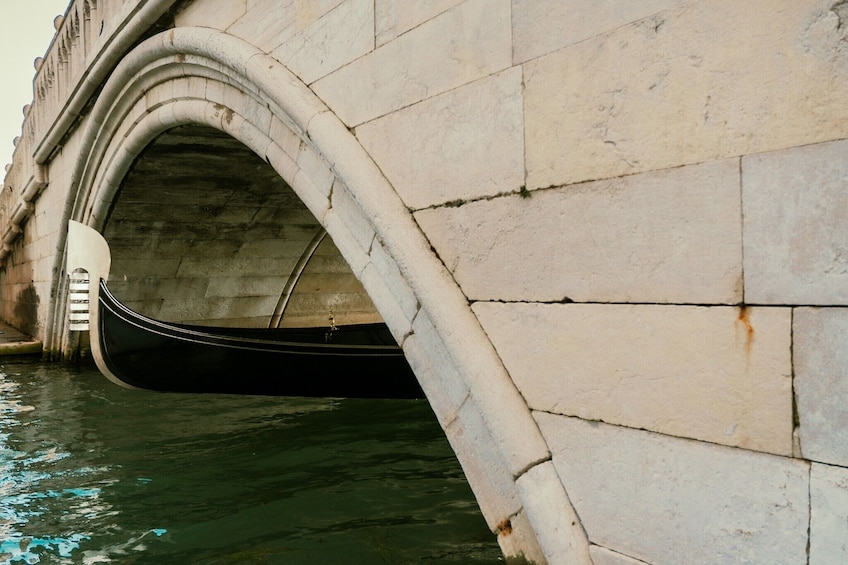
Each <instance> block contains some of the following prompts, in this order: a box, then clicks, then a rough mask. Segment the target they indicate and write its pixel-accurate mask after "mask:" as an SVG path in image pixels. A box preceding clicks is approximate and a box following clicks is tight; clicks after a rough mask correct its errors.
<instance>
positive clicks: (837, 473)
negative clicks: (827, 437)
mask: <svg viewBox="0 0 848 565" xmlns="http://www.w3.org/2000/svg"><path fill="white" fill-rule="evenodd" d="M808 563H810V565H825V564H827V563H848V469H845V468H844V467H832V466H830V465H820V464H818V463H813V465H812V468H811V469H810V560H809V561H808Z"/></svg>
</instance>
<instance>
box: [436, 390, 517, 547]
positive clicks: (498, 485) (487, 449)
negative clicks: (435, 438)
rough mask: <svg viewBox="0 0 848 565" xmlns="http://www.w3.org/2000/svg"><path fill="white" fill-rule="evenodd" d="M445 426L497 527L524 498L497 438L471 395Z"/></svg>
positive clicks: (486, 512)
mask: <svg viewBox="0 0 848 565" xmlns="http://www.w3.org/2000/svg"><path fill="white" fill-rule="evenodd" d="M444 430H445V435H446V436H447V438H448V442H449V443H450V444H451V447H452V448H453V451H454V453H456V456H457V459H458V460H459V464H460V465H461V466H462V470H463V472H464V473H465V477H466V478H467V479H468V484H469V485H470V486H471V490H473V491H474V496H475V498H476V499H477V503H478V504H479V505H480V510H481V511H482V512H483V517H484V518H486V523H487V524H488V525H489V529H490V530H492V531H493V532H494V531H497V529H498V525H499V524H501V523H503V522H504V520H506V519H509V517H510V516H512V515H514V514H516V513H517V512H518V511H519V510H520V509H521V501H520V499H519V497H518V492H517V490H516V486H515V482H514V480H513V478H512V474H511V473H510V471H509V467H508V466H507V465H506V463H505V462H504V460H503V457H502V456H501V452H500V450H499V449H498V445H497V442H496V441H495V440H494V438H493V437H492V434H491V432H490V431H489V429H488V428H487V426H486V422H485V421H484V420H483V418H482V417H481V415H480V411H479V409H478V408H477V406H476V405H475V403H474V401H473V400H472V399H471V398H470V397H469V398H467V399H466V401H465V402H464V403H463V404H462V406H461V407H460V409H459V411H458V412H457V413H456V418H454V419H453V420H452V421H451V422H449V423H448V424H447V426H445V427H444Z"/></svg>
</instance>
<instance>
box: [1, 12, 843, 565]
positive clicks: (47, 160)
mask: <svg viewBox="0 0 848 565" xmlns="http://www.w3.org/2000/svg"><path fill="white" fill-rule="evenodd" d="M56 29H57V32H56V35H55V38H54V40H53V42H52V44H51V46H50V48H49V50H48V51H47V53H46V55H45V57H44V58H43V60H42V59H39V60H37V61H36V71H35V77H34V82H33V86H34V91H33V102H32V104H31V105H29V106H27V107H26V108H25V109H24V114H25V118H24V121H23V126H22V131H21V135H20V138H18V140H17V142H16V147H15V152H14V156H13V162H12V163H11V164H10V165H9V166H7V168H6V176H5V181H4V185H3V191H2V196H0V236H2V250H1V251H0V258H2V259H0V261H2V271H0V318H2V319H3V320H4V321H6V322H8V323H9V324H11V325H13V326H15V327H17V328H19V329H21V330H23V331H25V332H28V333H30V334H32V335H35V336H37V337H38V338H39V339H40V340H41V341H42V343H43V344H44V351H45V356H46V357H48V358H50V359H62V358H64V359H72V358H75V357H77V356H79V355H83V356H84V355H85V352H86V335H85V334H82V335H81V334H80V333H79V332H71V331H70V330H69V327H68V321H67V320H68V312H67V286H68V283H67V280H68V277H67V273H66V272H65V269H64V253H65V235H66V229H67V228H66V226H67V222H68V220H70V219H74V220H77V221H80V222H83V223H86V224H88V225H90V226H92V227H94V228H96V229H98V230H99V231H101V232H102V233H103V234H104V235H105V236H106V238H107V239H108V240H109V243H110V245H111V247H112V252H113V265H112V272H111V274H110V287H111V288H112V289H113V290H114V291H115V293H116V294H117V295H118V296H119V297H120V298H121V299H122V300H123V301H124V302H126V303H127V304H129V305H131V306H132V307H134V308H135V309H137V310H140V311H142V312H145V313H148V314H150V315H152V316H156V317H159V318H163V319H168V320H173V321H192V322H196V323H209V324H213V323H214V324H217V325H233V326H268V325H274V324H283V325H285V324H304V323H307V324H323V323H326V322H327V318H328V316H330V315H332V316H335V319H336V323H345V322H350V321H365V320H372V319H383V320H384V321H385V322H386V323H387V324H388V326H389V327H390V329H391V330H392V333H393V335H394V336H395V337H396V339H397V341H398V343H399V344H401V345H402V347H403V350H404V352H405V354H406V356H407V358H408V359H409V361H410V364H411V365H412V367H413V368H414V370H415V373H416V375H417V377H418V378H419V380H420V382H421V384H422V386H423V388H424V390H425V392H426V394H427V397H428V400H429V402H430V404H431V406H432V408H433V411H434V413H435V415H436V417H437V418H438V421H439V422H440V424H441V426H442V427H443V429H444V431H445V434H446V435H447V438H448V439H449V441H450V443H451V445H452V446H453V448H454V450H455V452H456V455H457V457H458V459H459V461H460V463H461V464H462V467H463V469H464V471H465V473H466V476H467V478H468V481H469V483H470V485H471V487H472V489H473V490H474V493H475V495H476V497H477V500H478V501H479V504H480V508H481V509H482V512H483V514H484V516H485V518H486V520H487V522H488V524H489V526H490V527H491V530H492V532H493V536H496V538H497V541H498V543H499V544H500V547H501V548H502V550H503V552H504V554H505V555H506V556H507V557H508V558H515V559H516V560H517V561H520V560H521V558H522V557H523V558H524V559H526V560H527V561H529V562H534V563H545V562H546V563H550V564H555V563H590V562H594V563H596V564H606V565H623V564H631V565H632V564H634V563H681V562H687V563H730V562H736V563H742V562H759V563H792V564H798V563H811V564H823V563H837V562H846V561H847V560H848V402H846V399H848V347H846V345H847V344H848V309H846V305H848V139H847V138H848V103H846V101H848V4H846V3H845V2H844V0H842V1H834V0H745V1H744V2H743V1H739V0H644V1H640V2H631V1H628V0H605V1H603V2H592V1H587V0H567V1H564V0H432V1H430V2H406V1H404V0H193V1H192V0H135V1H120V0H74V1H73V2H72V3H71V5H70V6H69V8H68V10H67V13H66V14H65V15H64V17H63V18H58V19H57V21H56ZM324 230H326V233H327V234H328V237H327V238H324V239H323V240H322V239H321V235H322V234H323V232H324ZM294 282H298V284H297V285H296V286H297V287H298V288H297V289H296V290H297V292H294V290H295V289H294V288H293V287H294V286H295V285H294V284H293V283H294ZM283 314H285V315H283Z"/></svg>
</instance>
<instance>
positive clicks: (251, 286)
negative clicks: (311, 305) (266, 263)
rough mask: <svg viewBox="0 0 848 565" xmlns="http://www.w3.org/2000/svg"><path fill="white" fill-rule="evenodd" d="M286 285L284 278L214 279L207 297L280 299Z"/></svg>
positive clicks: (210, 280) (211, 279)
mask: <svg viewBox="0 0 848 565" xmlns="http://www.w3.org/2000/svg"><path fill="white" fill-rule="evenodd" d="M285 284H286V279H285V277H284V276H271V277H240V276H239V277H212V278H210V279H209V287H208V289H207V291H206V296H207V297H209V298H212V297H216V298H217V297H221V298H232V297H237V296H273V297H276V298H278V299H279V297H280V294H281V293H282V291H283V287H284V286H285Z"/></svg>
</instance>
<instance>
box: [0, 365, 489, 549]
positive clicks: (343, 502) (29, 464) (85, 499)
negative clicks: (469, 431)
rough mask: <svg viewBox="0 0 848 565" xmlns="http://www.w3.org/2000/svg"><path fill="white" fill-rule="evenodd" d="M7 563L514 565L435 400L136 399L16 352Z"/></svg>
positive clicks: (3, 406)
mask: <svg viewBox="0 0 848 565" xmlns="http://www.w3.org/2000/svg"><path fill="white" fill-rule="evenodd" d="M0 563H85V564H95V563H120V564H126V563H131V564H135V563H137V564H142V563H144V564H147V563H151V564H166V563H175V564H176V563H179V564H188V563H203V564H206V563H208V564H222V565H223V564H238V563H285V564H301V563H308V564H320V565H325V564H335V563H338V564H372V563H375V564H381V563H397V564H403V563H416V564H417V563H462V564H492V563H502V560H501V558H500V552H499V550H498V547H497V543H496V542H495V539H494V536H493V535H492V534H491V533H490V532H489V531H488V528H487V526H486V524H485V522H484V520H483V517H482V515H481V514H480V511H479V508H478V507H477V504H476V502H475V501H474V498H473V496H472V494H471V491H470V489H469V487H468V484H467V483H466V482H465V478H464V476H463V475H462V471H461V469H460V467H459V464H458V463H457V461H456V458H455V456H454V455H453V453H452V452H451V450H450V447H449V446H448V444H447V441H446V440H445V438H444V434H443V432H442V431H441V429H440V428H439V426H438V424H437V422H436V421H435V418H434V416H433V414H432V412H431V410H430V408H429V406H428V405H427V404H426V402H424V401H370V400H326V399H292V398H273V397H250V396H227V395H177V394H158V393H149V392H141V391H131V390H126V389H123V388H120V387H118V386H116V385H113V384H111V383H109V382H108V381H106V379H105V378H103V377H102V376H100V374H99V373H98V372H97V371H96V370H93V369H75V368H71V367H67V366H61V365H53V364H43V363H39V362H34V361H27V360H14V361H10V360H8V359H7V360H2V359H0Z"/></svg>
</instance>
